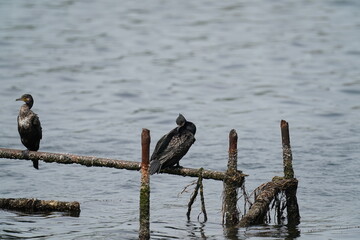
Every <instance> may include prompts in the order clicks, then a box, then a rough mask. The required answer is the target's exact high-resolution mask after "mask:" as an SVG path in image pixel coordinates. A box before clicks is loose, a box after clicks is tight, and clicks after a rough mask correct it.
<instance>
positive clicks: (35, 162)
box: [32, 160, 39, 169]
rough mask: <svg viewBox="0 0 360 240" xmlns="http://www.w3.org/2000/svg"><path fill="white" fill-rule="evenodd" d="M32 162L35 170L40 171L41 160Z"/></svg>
mask: <svg viewBox="0 0 360 240" xmlns="http://www.w3.org/2000/svg"><path fill="white" fill-rule="evenodd" d="M32 162H33V166H34V168H36V169H39V160H32Z"/></svg>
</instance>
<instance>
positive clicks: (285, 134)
mask: <svg viewBox="0 0 360 240" xmlns="http://www.w3.org/2000/svg"><path fill="white" fill-rule="evenodd" d="M280 128H281V140H282V148H283V165H284V175H285V178H293V177H294V170H293V167H292V152H291V147H290V134H289V124H288V123H287V122H286V121H285V120H281V122H280Z"/></svg>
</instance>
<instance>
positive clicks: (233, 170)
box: [223, 129, 242, 226]
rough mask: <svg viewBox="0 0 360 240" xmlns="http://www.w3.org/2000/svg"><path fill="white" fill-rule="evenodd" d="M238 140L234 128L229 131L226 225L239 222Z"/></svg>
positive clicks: (224, 219) (225, 184)
mask: <svg viewBox="0 0 360 240" xmlns="http://www.w3.org/2000/svg"><path fill="white" fill-rule="evenodd" d="M237 140H238V136H237V133H236V131H235V130H234V129H232V130H231V131H230V133H229V160H228V169H227V171H226V178H225V179H224V193H223V194H224V199H223V222H224V221H225V222H224V223H225V225H226V226H234V225H236V224H237V223H238V222H239V211H238V210H237V191H238V188H239V187H240V186H241V184H242V182H241V183H238V182H236V181H235V178H236V176H237V174H238V172H237Z"/></svg>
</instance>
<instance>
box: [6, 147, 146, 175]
mask: <svg viewBox="0 0 360 240" xmlns="http://www.w3.org/2000/svg"><path fill="white" fill-rule="evenodd" d="M0 157H1V158H10V159H21V160H41V161H44V162H48V163H52V162H56V163H62V164H74V163H75V164H80V165H85V166H87V167H109V168H119V169H128V170H140V162H131V161H123V160H114V159H109V158H99V157H93V156H80V155H73V154H63V153H48V152H34V151H29V152H28V153H25V152H24V151H22V150H17V149H8V148H0Z"/></svg>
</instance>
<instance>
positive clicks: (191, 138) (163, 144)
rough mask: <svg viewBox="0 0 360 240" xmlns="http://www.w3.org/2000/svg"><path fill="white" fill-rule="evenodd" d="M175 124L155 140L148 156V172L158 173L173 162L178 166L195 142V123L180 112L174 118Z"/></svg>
mask: <svg viewBox="0 0 360 240" xmlns="http://www.w3.org/2000/svg"><path fill="white" fill-rule="evenodd" d="M176 124H177V125H178V127H176V128H174V129H173V130H171V131H170V132H169V133H168V134H165V135H164V136H163V137H162V138H160V140H159V141H158V142H157V144H156V146H155V150H154V152H153V154H152V155H151V158H150V174H154V173H159V171H160V170H161V169H164V168H168V167H173V166H174V165H175V164H176V167H180V165H179V161H180V159H181V158H182V157H183V156H184V155H185V154H186V153H187V152H188V151H189V149H190V147H191V145H192V144H193V143H194V142H195V133H196V126H195V124H193V123H192V122H188V121H186V119H185V117H184V116H183V115H181V114H179V116H178V118H177V119H176Z"/></svg>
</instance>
